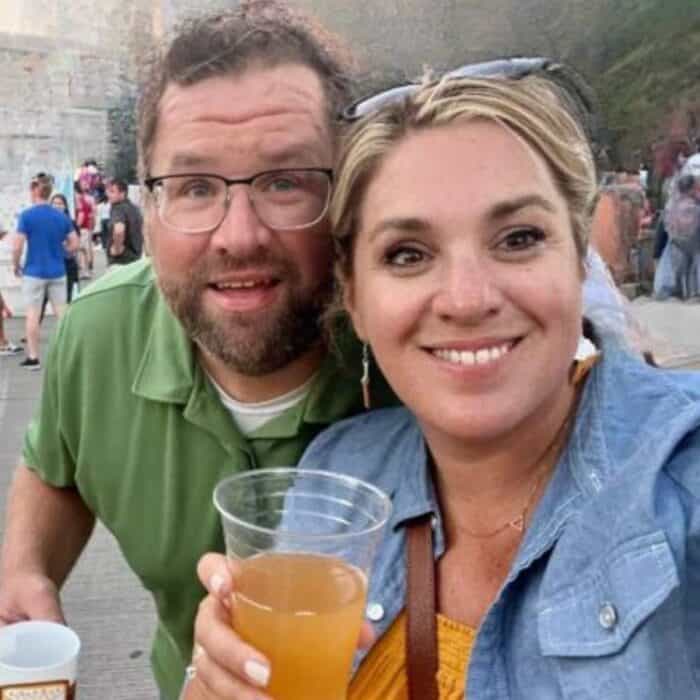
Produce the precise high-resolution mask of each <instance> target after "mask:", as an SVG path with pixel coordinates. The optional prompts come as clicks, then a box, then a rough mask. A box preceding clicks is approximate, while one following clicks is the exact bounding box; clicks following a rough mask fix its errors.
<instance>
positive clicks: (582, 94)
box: [342, 56, 596, 138]
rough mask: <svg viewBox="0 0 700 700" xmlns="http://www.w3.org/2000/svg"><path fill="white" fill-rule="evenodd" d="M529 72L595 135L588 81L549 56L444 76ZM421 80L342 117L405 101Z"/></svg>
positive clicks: (464, 68) (476, 65)
mask: <svg viewBox="0 0 700 700" xmlns="http://www.w3.org/2000/svg"><path fill="white" fill-rule="evenodd" d="M528 75H542V76H544V77H545V78H547V79H549V80H551V81H552V82H553V83H554V84H555V85H557V86H558V88H559V89H560V93H561V95H562V98H563V99H564V101H565V102H566V104H567V107H568V108H569V110H570V112H571V113H572V115H573V116H574V118H575V119H577V121H578V122H579V124H580V125H581V127H582V128H583V130H584V132H585V133H586V135H587V136H589V138H592V137H593V135H594V132H595V130H596V125H595V123H594V122H595V111H596V108H595V97H594V96H593V92H592V90H591V88H590V87H589V86H588V85H587V84H586V82H585V80H584V79H583V78H582V77H581V76H580V75H579V74H578V73H576V72H575V71H574V70H573V69H571V68H570V67H568V66H566V65H564V64H562V63H558V62H557V61H553V60H552V59H550V58H545V57H542V56H538V57H529V58H528V57H515V58H500V59H497V60H494V61H485V62H482V63H468V64H466V65H464V66H461V67H460V68H456V69H455V70H451V71H449V72H447V73H445V75H444V77H445V78H448V79H450V78H507V79H511V80H520V79H521V78H525V77H526V76H528ZM419 88H420V85H419V84H418V83H406V84H404V85H398V86H396V87H393V88H389V89H388V90H384V91H382V92H379V93H377V94H375V95H370V96H369V97H364V98H362V99H360V100H357V101H356V102H354V103H353V104H351V105H350V106H349V107H347V108H346V109H345V110H343V113H342V118H343V119H344V120H345V121H348V122H354V121H357V120H359V119H362V118H363V117H366V116H367V115H369V114H372V113H374V112H376V111H378V110H379V109H381V108H382V107H385V106H386V105H389V104H394V103H398V102H402V101H403V100H405V99H406V98H407V97H409V96H410V95H412V94H414V93H415V92H417V91H418V89H419Z"/></svg>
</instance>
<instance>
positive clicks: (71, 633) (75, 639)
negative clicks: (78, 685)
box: [0, 620, 82, 682]
mask: <svg viewBox="0 0 700 700" xmlns="http://www.w3.org/2000/svg"><path fill="white" fill-rule="evenodd" d="M40 625H50V626H52V627H54V628H55V627H62V628H63V630H64V631H66V632H68V637H70V641H71V643H72V644H73V647H74V649H73V650H72V652H71V654H70V655H69V656H68V657H67V658H66V660H65V661H59V662H58V663H55V664H51V665H42V666H15V665H14V664H8V663H5V662H4V661H3V660H2V659H0V668H2V669H5V670H6V671H13V672H16V673H22V672H27V671H42V672H46V673H51V672H52V671H54V670H57V669H60V668H61V667H63V666H66V665H67V664H70V663H72V662H73V661H76V660H77V658H78V656H79V655H80V649H81V647H82V643H81V641H80V637H79V636H78V634H77V632H76V631H75V630H74V629H72V628H70V627H68V625H62V624H61V623H60V622H53V621H51V620H22V621H21V622H14V623H13V624H11V625H7V627H5V629H10V628H17V627H19V626H23V627H38V626H40ZM61 680H69V681H71V682H73V681H74V680H75V679H74V678H72V679H71V678H68V679H61ZM47 682H48V681H47Z"/></svg>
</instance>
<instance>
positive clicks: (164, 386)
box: [132, 292, 362, 439]
mask: <svg viewBox="0 0 700 700" xmlns="http://www.w3.org/2000/svg"><path fill="white" fill-rule="evenodd" d="M350 345H351V346H353V345H354V346H357V343H356V342H355V341H351V343H350ZM344 352H345V353H346V354H345V355H344V360H343V362H339V361H338V359H337V358H336V356H335V355H333V354H332V353H328V354H327V356H326V357H325V359H324V361H323V363H322V365H321V368H320V369H319V372H318V374H317V376H316V379H315V380H314V382H313V383H312V385H311V388H310V390H309V394H308V395H307V397H306V399H305V400H304V401H302V402H300V403H299V404H298V405H297V406H294V407H292V408H291V409H289V410H288V411H285V413H284V414H283V415H281V416H279V417H278V418H275V419H274V420H272V421H270V422H269V423H266V424H265V425H263V426H261V427H260V428H258V429H257V430H255V431H253V432H252V433H251V434H250V435H249V436H248V437H249V438H250V439H281V438H288V437H293V436H295V435H297V434H298V433H299V431H300V430H301V427H302V425H303V424H304V423H311V424H317V425H329V424H330V423H332V422H335V421H337V420H340V419H341V418H345V417H347V416H348V415H350V414H352V413H357V412H358V411H359V410H361V407H362V400H361V391H360V383H359V377H360V370H359V367H360V362H359V350H358V348H357V347H351V349H350V350H347V348H346V349H344ZM355 355H357V358H355V357H354V356H355ZM203 375H204V372H203V371H202V370H201V368H200V367H199V366H198V361H197V357H196V354H195V352H194V346H193V343H192V340H191V339H190V338H189V337H188V335H187V334H186V332H185V330H184V328H183V327H182V325H181V324H180V322H179V321H178V320H177V318H176V317H175V316H174V315H173V313H172V311H171V310H170V308H169V307H168V305H167V303H166V302H165V300H164V299H163V297H162V295H160V292H159V298H158V303H157V304H156V308H155V312H154V314H153V325H152V327H151V331H150V334H149V336H148V339H147V342H146V346H145V348H144V352H143V356H142V359H141V363H140V365H139V368H138V370H137V372H136V377H135V378H134V382H133V385H132V390H133V392H134V393H135V394H136V395H138V396H142V397H143V398H146V399H149V400H151V401H160V402H164V403H179V404H188V403H191V397H192V392H193V389H194V388H195V387H197V386H199V379H198V378H202V389H203V390H204V391H205V392H208V391H209V390H210V389H211V393H212V395H214V390H213V389H212V388H211V387H209V386H208V382H207V381H206V380H205V379H203ZM216 401H217V402H219V403H220V399H219V398H218V396H217V397H216ZM222 408H223V405H222ZM224 410H225V409H224Z"/></svg>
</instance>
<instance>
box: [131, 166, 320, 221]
mask: <svg viewBox="0 0 700 700" xmlns="http://www.w3.org/2000/svg"><path fill="white" fill-rule="evenodd" d="M332 184H333V171H332V170H330V169H327V168H294V169H290V170H266V171H265V172H262V173H257V174H255V175H252V176H251V177H247V178H237V179H230V178H226V177H222V176H221V175H210V174H208V173H188V174H183V175H161V176H158V177H150V178H147V179H146V180H144V185H145V186H146V187H147V189H148V190H149V192H151V193H152V194H153V196H154V199H155V202H156V211H157V212H158V217H159V218H160V220H161V222H162V223H163V224H165V225H166V226H168V227H170V228H172V229H174V230H175V231H179V232H180V233H192V234H196V233H211V232H212V231H214V230H215V229H217V228H218V227H219V226H220V225H221V223H222V222H223V220H224V218H225V217H226V213H227V212H228V209H229V206H230V205H231V201H232V199H233V196H232V194H231V187H233V186H234V185H247V186H248V187H249V188H250V189H249V192H248V197H249V198H250V202H251V204H252V206H253V208H254V209H255V213H256V214H257V216H258V218H259V219H260V221H262V223H263V224H265V226H267V227H268V228H272V229H278V230H295V229H303V228H308V227H309V226H313V225H314V224H316V223H318V222H319V221H320V220H321V219H322V218H323V217H324V216H325V214H326V212H327V211H328V203H329V201H330V198H331V189H332Z"/></svg>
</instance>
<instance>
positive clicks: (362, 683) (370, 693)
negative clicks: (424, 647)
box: [348, 355, 598, 700]
mask: <svg viewBox="0 0 700 700" xmlns="http://www.w3.org/2000/svg"><path fill="white" fill-rule="evenodd" d="M597 360H598V355H594V356H592V357H588V358H586V359H585V360H583V361H577V362H576V363H575V364H574V367H573V371H572V374H571V383H572V384H574V385H581V384H582V383H583V380H584V379H585V378H586V377H587V375H588V372H589V371H590V369H591V368H592V367H593V365H594V364H595V363H596V361H597ZM436 620H437V637H438V673H437V683H438V692H439V696H440V700H463V698H464V690H465V687H464V686H465V680H466V670H467V666H468V665H469V658H470V656H471V652H472V647H473V645H474V639H475V637H476V630H474V629H473V628H471V627H467V626H466V625H463V624H461V623H459V622H456V621H455V620H451V619H449V618H448V617H445V616H444V615H441V614H440V613H438V614H437V615H436ZM407 699H408V674H407V672H406V612H405V611H404V612H402V613H401V614H400V615H399V616H398V617H397V618H396V620H395V621H394V623H393V624H392V625H391V627H389V629H388V630H387V632H386V633H385V634H384V636H383V637H382V638H381V639H380V640H379V641H378V642H377V643H376V644H375V646H374V647H373V648H372V650H371V651H370V653H369V654H367V657H366V658H365V660H364V661H363V663H362V665H361V666H360V668H359V669H358V671H357V674H356V675H355V677H354V678H353V680H352V683H351V685H350V692H349V693H348V700H407Z"/></svg>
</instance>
